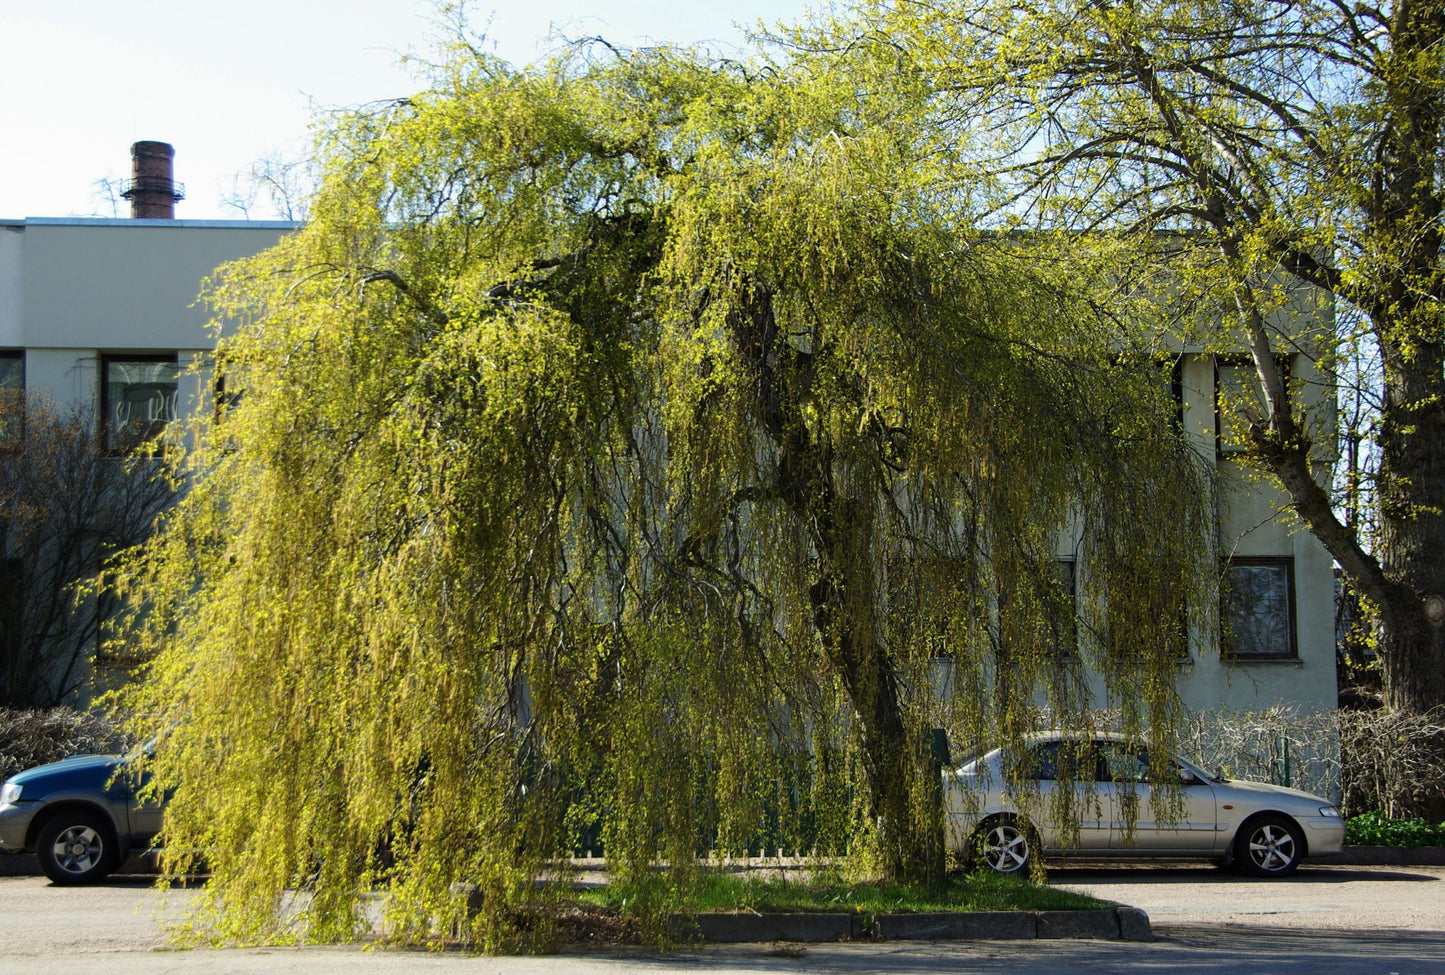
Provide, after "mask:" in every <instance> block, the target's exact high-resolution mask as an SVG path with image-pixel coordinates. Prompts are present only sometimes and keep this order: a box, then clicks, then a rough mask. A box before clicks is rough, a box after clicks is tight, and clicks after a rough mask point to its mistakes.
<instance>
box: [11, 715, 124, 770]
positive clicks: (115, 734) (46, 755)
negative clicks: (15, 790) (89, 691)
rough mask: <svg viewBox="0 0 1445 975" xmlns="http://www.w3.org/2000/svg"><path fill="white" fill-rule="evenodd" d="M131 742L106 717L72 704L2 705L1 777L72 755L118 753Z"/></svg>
mask: <svg viewBox="0 0 1445 975" xmlns="http://www.w3.org/2000/svg"><path fill="white" fill-rule="evenodd" d="M126 744H127V741H126V738H125V736H124V735H123V734H122V733H121V732H120V730H119V729H118V728H116V727H115V726H113V725H112V724H111V723H110V722H109V721H108V720H107V719H106V718H104V717H103V716H101V715H98V714H91V713H87V712H84V711H76V710H74V709H72V708H49V709H45V710H22V709H18V708H0V779H5V778H8V777H9V776H11V775H14V774H15V773H16V772H23V771H24V770H25V769H28V768H34V767H35V766H37V765H44V764H46V763H47V762H56V761H59V760H60V759H62V758H65V757H66V756H68V755H82V754H86V753H114V752H118V751H121V750H123V749H124V748H125V746H126Z"/></svg>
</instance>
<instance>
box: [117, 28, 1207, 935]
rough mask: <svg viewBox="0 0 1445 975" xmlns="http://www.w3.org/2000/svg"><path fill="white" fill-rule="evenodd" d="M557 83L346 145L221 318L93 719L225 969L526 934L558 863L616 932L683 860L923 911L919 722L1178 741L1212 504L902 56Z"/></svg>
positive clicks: (1049, 260)
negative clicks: (855, 886)
mask: <svg viewBox="0 0 1445 975" xmlns="http://www.w3.org/2000/svg"><path fill="white" fill-rule="evenodd" d="M582 53H585V52H577V51H573V52H570V53H569V54H566V55H563V56H560V57H558V58H557V59H555V60H553V61H551V62H548V63H546V64H544V65H542V66H540V67H534V68H529V69H525V70H516V69H513V68H511V67H509V66H507V65H505V64H502V63H500V62H498V61H496V60H494V59H492V58H489V57H487V56H485V55H482V54H479V53H478V52H477V50H476V49H475V46H474V45H469V44H467V43H465V41H463V42H460V43H458V44H457V45H456V46H455V47H454V48H452V49H451V50H449V52H448V53H447V55H446V57H445V58H443V59H442V60H441V61H440V63H439V64H438V65H436V66H435V67H434V68H433V70H432V75H431V77H430V79H429V80H430V82H431V86H430V87H429V88H428V89H427V90H425V91H422V92H419V93H418V94H416V95H414V96H412V97H411V98H408V99H405V100H401V101H397V102H393V103H389V104H385V105H380V106H369V107H367V108H365V109H362V110H357V111H353V112H350V113H347V114H345V115H342V116H339V117H337V118H335V119H333V120H331V121H330V122H328V123H327V125H326V126H325V128H324V131H323V132H322V135H321V138H320V140H319V142H318V150H317V154H318V160H317V165H318V168H319V171H320V172H322V174H323V179H322V182H321V184H320V187H319V189H318V191H317V193H316V196H315V198H314V199H313V200H311V201H310V204H309V212H310V214H311V220H310V222H309V223H308V224H307V225H306V227H305V228H304V229H302V230H300V231H298V232H297V233H296V234H294V235H293V236H291V237H288V238H287V239H285V240H283V241H282V242H281V243H280V244H279V245H278V246H277V247H276V248H275V249H273V250H271V251H268V252H266V253H264V254H261V255H259V256H257V257H255V258H253V259H250V260H247V261H241V262H238V263H236V264H233V265H230V266H228V267H226V268H224V269H223V270H222V271H221V272H220V273H219V274H218V276H217V278H216V280H215V282H214V285H213V289H212V292H211V299H212V301H213V302H214V303H215V306H216V308H217V311H218V313H219V314H220V315H222V316H224V317H226V318H227V319H230V320H232V321H236V322H239V323H240V328H239V330H238V331H237V332H236V334H235V335H234V337H231V338H227V339H225V340H223V341H222V342H221V344H220V346H219V349H218V352H217V361H218V368H221V369H222V370H223V372H224V380H225V381H224V385H225V389H226V390H227V391H228V392H227V396H228V398H230V399H232V400H233V402H230V403H229V404H228V406H227V408H226V409H225V411H224V412H223V414H222V415H221V416H220V418H219V419H216V420H214V421H212V419H211V418H209V417H208V418H203V419H202V420H201V421H200V422H199V427H198V429H197V431H196V434H197V438H198V443H199V446H198V447H197V448H196V449H195V450H194V451H192V453H191V454H190V456H189V457H187V458H186V464H187V469H188V470H189V471H190V473H191V476H192V478H193V482H192V483H193V486H192V489H191V491H190V492H189V494H188V496H187V497H186V499H185V500H184V502H183V503H182V504H181V505H180V506H179V507H178V508H177V509H176V510H175V512H174V514H173V515H172V516H171V517H170V518H169V520H168V522H167V523H166V524H165V526H164V527H163V530H162V531H161V532H160V533H159V534H158V536H157V537H156V539H155V540H154V542H153V543H152V544H151V545H150V546H149V547H148V548H147V549H146V550H145V551H144V552H143V553H142V554H141V555H140V556H139V557H138V558H137V559H136V561H135V562H134V564H133V566H132V571H131V574H130V577H129V584H130V587H131V598H132V599H133V601H134V602H133V604H134V605H136V606H143V607H144V611H143V612H141V613H139V614H138V618H137V621H136V625H137V627H138V628H139V631H138V632H137V633H136V634H135V635H134V636H133V637H132V639H134V640H136V641H139V643H140V645H142V646H143V647H144V648H145V649H146V651H147V652H149V653H150V654H151V655H152V663H151V664H150V666H149V668H148V673H147V674H146V677H145V680H144V681H142V682H140V683H138V684H137V685H136V686H135V688H134V689H133V693H132V695H131V697H130V698H129V699H128V700H127V701H126V702H125V703H126V704H127V705H128V706H129V707H131V708H132V709H133V710H134V711H135V712H136V713H140V714H144V715H146V719H145V723H146V724H147V725H150V726H154V727H157V728H163V729H168V730H166V732H165V733H164V734H163V735H162V736H161V738H160V741H159V745H158V747H157V749H156V752H155V757H154V760H153V763H152V764H153V770H154V773H155V775H156V779H157V782H158V783H160V784H161V786H162V787H167V788H169V787H174V788H175V789H176V798H175V800H174V802H173V804H172V806H171V807H170V810H169V811H168V814H167V819H166V826H165V840H166V848H167V851H168V852H167V854H166V864H167V870H168V874H169V875H170V876H172V877H180V876H184V875H185V873H186V872H187V870H189V869H191V868H193V867H194V866H195V865H196V858H197V857H198V856H201V855H203V856H204V857H205V860H206V862H207V863H208V864H209V865H210V867H211V868H212V870H213V879H212V880H211V881H210V883H208V884H207V886H206V888H205V890H204V891H203V892H202V898H201V902H200V903H201V905H202V907H201V909H200V911H199V913H198V915H197V918H196V923H197V925H198V930H200V931H204V932H207V933H209V935H211V936H217V937H221V938H223V939H237V940H257V939H276V938H284V937H289V936H295V935H298V934H299V935H300V936H306V937H313V938H321V939H344V938H348V937H351V936H353V935H355V934H356V933H357V931H358V925H360V924H361V921H360V914H359V907H358V905H359V904H360V898H361V897H362V895H363V893H364V892H365V891H368V890H370V889H373V888H376V887H384V888H386V890H387V891H388V893H389V896H388V897H387V898H386V900H385V904H386V908H385V910H386V911H387V912H388V921H387V929H388V930H389V931H390V932H391V933H392V935H393V936H394V937H395V938H397V939H398V940H402V941H411V942H419V943H429V942H433V941H435V940H436V939H438V938H442V937H445V936H447V935H448V933H450V932H454V931H455V932H459V933H460V934H461V935H462V936H463V938H464V939H466V940H469V941H471V942H473V943H475V944H478V945H480V946H482V947H486V948H493V949H495V948H505V947H518V946H528V945H532V946H536V945H540V944H544V943H545V941H546V938H547V930H548V929H547V924H546V921H545V917H546V914H547V912H546V907H547V905H548V903H549V900H550V899H551V898H553V897H556V896H560V895H559V894H558V893H557V888H555V887H538V886H537V885H536V884H535V883H534V881H535V880H536V879H537V878H538V877H539V876H541V875H542V874H543V873H544V871H555V870H557V869H558V867H557V862H558V858H559V857H565V856H568V855H570V854H571V853H572V852H574V851H575V850H577V849H580V848H581V847H582V844H583V843H584V842H585V843H589V844H594V845H599V846H601V847H602V848H603V849H605V852H606V854H607V858H608V870H609V871H610V872H611V873H612V874H613V875H614V876H615V877H616V878H618V879H620V880H625V881H630V882H632V883H633V884H634V885H635V889H636V890H637V891H638V892H639V893H638V898H639V902H638V903H636V904H635V905H634V907H635V908H636V909H637V910H639V911H640V912H643V913H648V912H655V911H658V910H661V909H663V908H665V907H666V905H667V904H669V903H672V902H673V900H672V899H673V898H675V897H676V896H677V894H678V892H679V891H682V890H685V889H687V887H688V885H689V884H691V883H692V882H693V880H694V879H695V876H696V871H697V860H696V856H697V854H699V853H707V852H709V851H716V852H719V853H732V854H741V853H743V852H745V851H748V850H752V851H755V852H756V851H758V850H760V849H761V848H766V849H767V850H768V851H769V852H772V851H773V850H774V849H776V848H784V849H787V850H789V851H793V850H800V851H803V852H809V851H816V852H819V853H829V854H847V855H849V856H850V858H851V860H852V861H853V862H855V863H857V864H859V865H860V868H861V869H869V870H873V871H876V872H878V873H881V874H883V875H887V876H891V877H894V878H898V879H903V880H911V881H918V882H922V881H926V880H928V879H930V878H933V877H936V876H938V874H939V872H940V871H941V868H942V863H943V850H942V848H941V846H940V838H941V829H942V824H941V822H940V814H939V807H938V802H937V795H936V794H935V792H934V791H933V790H932V789H931V788H930V785H929V782H930V773H929V767H928V764H927V760H928V757H927V755H926V752H925V750H924V749H923V748H922V747H921V746H922V742H923V740H924V735H925V733H926V730H927V729H928V728H929V727H932V726H935V725H937V724H939V723H941V722H943V721H945V720H946V721H947V722H948V724H949V727H950V729H951V730H952V731H953V732H954V734H955V741H957V742H959V743H966V742H969V741H975V742H979V741H985V740H997V739H999V738H1005V739H1011V740H1016V739H1017V737H1018V736H1019V735H1021V734H1022V733H1024V732H1025V731H1026V730H1028V729H1029V728H1030V727H1032V726H1033V724H1034V723H1035V722H1036V720H1037V715H1038V713H1039V708H1040V706H1048V707H1052V708H1053V709H1054V710H1055V713H1056V714H1059V715H1063V716H1068V715H1077V714H1079V713H1080V711H1081V709H1082V707H1083V705H1084V704H1085V701H1084V699H1083V697H1082V696H1081V693H1080V682H1081V678H1080V668H1081V667H1084V666H1090V667H1093V668H1095V669H1096V670H1097V671H1098V672H1100V673H1101V674H1103V675H1104V676H1105V678H1106V679H1107V683H1108V687H1109V693H1110V695H1112V700H1114V701H1116V702H1117V703H1119V704H1120V706H1122V707H1123V708H1124V709H1125V712H1126V714H1127V715H1128V720H1129V722H1130V725H1131V728H1133V729H1134V730H1138V731H1139V732H1140V733H1141V734H1146V735H1148V736H1150V737H1151V738H1153V739H1156V740H1158V739H1161V738H1163V737H1166V736H1167V735H1168V734H1169V732H1170V729H1171V727H1172V721H1173V718H1174V705H1173V698H1172V691H1171V689H1170V688H1171V678H1172V668H1173V666H1174V662H1175V660H1176V659H1177V653H1178V649H1179V643H1178V639H1177V637H1178V633H1179V631H1178V629H1177V628H1172V627H1171V624H1168V623H1167V622H1166V623H1163V624H1161V622H1160V621H1161V620H1163V621H1170V620H1178V621H1180V625H1181V626H1182V625H1183V624H1184V623H1185V622H1187V620H1188V619H1189V618H1190V614H1195V615H1197V614H1198V613H1199V612H1200V611H1199V609H1198V607H1199V606H1201V605H1207V602H1206V601H1204V600H1199V599H1190V598H1189V595H1190V594H1191V593H1196V592H1197V591H1198V589H1199V588H1200V586H1201V585H1207V582H1205V583H1201V582H1200V580H1201V579H1205V580H1207V578H1208V571H1207V566H1204V565H1202V564H1201V562H1202V560H1203V559H1204V555H1203V554H1202V553H1204V552H1205V551H1206V546H1204V545H1203V544H1201V541H1200V539H1201V537H1202V533H1203V532H1204V530H1205V526H1206V524H1207V519H1206V510H1205V508H1204V499H1205V497H1206V493H1205V492H1204V490H1203V489H1202V488H1203V485H1202V484H1201V475H1200V474H1199V471H1198V465H1197V464H1196V463H1195V462H1194V458H1193V457H1192V456H1191V455H1190V454H1189V452H1188V450H1187V448H1186V447H1184V446H1183V445H1182V443H1181V441H1180V438H1178V436H1177V434H1176V432H1175V431H1174V429H1173V427H1172V426H1171V424H1170V423H1169V422H1168V410H1167V408H1166V405H1165V402H1164V400H1165V396H1164V394H1163V392H1162V384H1161V382H1160V378H1159V376H1158V374H1157V371H1156V369H1155V366H1154V362H1153V360H1152V359H1151V358H1150V355H1151V354H1152V352H1153V350H1152V349H1151V348H1149V347H1147V346H1143V345H1139V344H1137V343H1135V344H1131V342H1130V340H1129V339H1128V338H1127V337H1126V336H1123V335H1121V334H1119V333H1118V332H1117V331H1116V330H1114V329H1113V328H1112V327H1111V325H1110V323H1109V322H1108V320H1107V319H1104V318H1102V317H1101V316H1099V315H1097V314H1095V313H1094V312H1093V311H1092V310H1091V309H1090V308H1089V307H1088V305H1087V304H1084V303H1080V302H1076V301H1073V300H1072V299H1071V298H1070V294H1071V291H1070V287H1069V280H1068V279H1069V275H1070V273H1071V271H1070V268H1068V267H1067V266H1064V265H1062V264H1060V263H1057V261H1056V258H1057V255H1053V254H1051V253H1050V250H1049V248H1048V247H1047V246H1042V247H1039V248H1024V247H1021V246H1020V245H1019V242H1017V241H1012V240H1009V239H1006V238H1001V237H996V236H983V235H978V234H975V233H971V232H970V231H969V229H968V224H967V219H968V216H969V214H968V212H967V211H966V209H964V208H963V206H964V204H965V203H966V201H965V200H963V199H962V198H960V197H959V196H957V195H956V194H949V193H943V194H940V193H939V192H937V184H936V181H935V177H936V175H937V174H936V172H935V171H934V169H933V166H934V165H935V153H934V151H933V150H934V147H935V145H936V141H937V138H938V133H937V132H933V131H930V130H929V129H928V128H927V126H928V125H929V124H930V123H929V121H928V118H929V116H928V110H929V105H928V97H927V96H928V92H927V91H926V90H924V89H923V88H921V87H918V86H916V85H915V84H914V83H913V81H912V80H911V78H912V77H914V76H912V75H910V74H909V73H907V72H902V71H898V70H895V69H896V68H898V67H899V65H892V66H890V65H887V64H883V63H881V62H879V61H878V60H877V59H876V58H874V57H872V56H869V57H866V58H859V59H857V60H855V61H850V60H848V59H846V58H845V59H842V60H840V61H838V62H837V63H835V64H824V63H822V62H816V63H808V62H805V61H799V62H798V63H797V64H789V63H771V64H769V63H763V62H761V61H759V62H753V63H749V64H746V65H744V64H735V63H723V64H714V63H709V62H706V61H704V60H702V59H701V58H699V57H698V56H696V55H694V54H692V53H690V52H687V51H681V50H669V49H659V50H648V51H637V52H631V53H626V54H606V55H605V56H601V57H597V58H588V57H584V56H582ZM1075 537H1077V538H1078V539H1080V540H1079V541H1078V542H1077V544H1076V545H1075V547H1074V549H1073V551H1075V552H1076V553H1077V556H1078V566H1079V570H1078V574H1079V578H1080V589H1081V593H1082V595H1081V597H1080V599H1079V600H1078V601H1077V606H1076V603H1075V600H1074V598H1073V597H1072V595H1071V594H1069V593H1067V592H1065V591H1063V590H1062V589H1061V588H1060V587H1059V585H1058V583H1057V581H1056V580H1057V573H1056V567H1055V560H1056V556H1057V553H1058V551H1059V546H1060V544H1061V542H1060V540H1061V539H1071V538H1075ZM1063 623H1067V626H1066V627H1065V626H1061V624H1063ZM1061 629H1068V630H1069V631H1070V632H1071V633H1072V632H1073V631H1075V630H1076V631H1077V638H1076V639H1075V638H1073V637H1071V639H1070V643H1069V644H1067V645H1066V644H1064V643H1062V642H1061V641H1059V640H1058V639H1057V636H1058V633H1059V632H1060V631H1061ZM1171 633H1173V638H1171V637H1170V634H1171ZM1075 650H1076V652H1073V651H1075ZM944 657H946V658H947V659H949V660H951V664H952V667H953V673H954V679H953V680H952V681H950V682H947V688H946V689H948V690H949V695H950V696H947V697H946V698H942V699H941V698H940V694H939V692H938V691H937V690H936V689H935V684H936V683H937V682H936V681H934V680H933V678H932V676H931V675H933V674H934V673H935V672H936V671H937V669H938V661H939V659H940V658H944ZM932 781H935V782H936V778H935V779H933V780H932ZM658 864H664V865H665V866H666V869H665V870H660V871H659V870H655V869H653V868H654V867H655V866H656V865H658ZM457 883H466V884H471V885H474V887H475V895H474V897H473V899H472V900H473V906H475V905H477V904H480V907H481V909H480V910H479V911H476V912H475V913H472V912H469V911H468V910H467V906H466V902H465V898H462V897H460V896H459V895H458V893H457V890H458V889H459V888H456V887H454V886H453V885H454V884H457ZM296 887H300V888H302V889H303V890H304V891H305V892H306V895H307V899H306V901H305V905H304V908H303V909H302V913H301V919H300V923H299V924H297V923H293V922H292V921H291V920H290V919H289V916H288V914H287V910H289V909H291V908H287V910H283V905H287V904H291V902H289V901H287V900H286V895H285V891H286V890H287V889H289V888H296ZM292 907H294V904H293V905H292Z"/></svg>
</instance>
